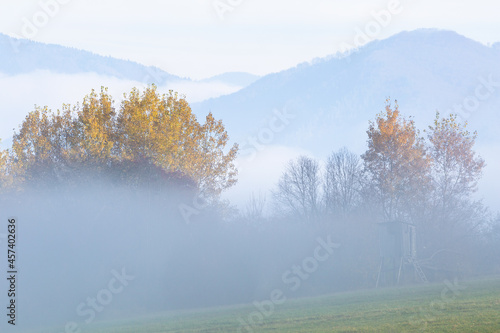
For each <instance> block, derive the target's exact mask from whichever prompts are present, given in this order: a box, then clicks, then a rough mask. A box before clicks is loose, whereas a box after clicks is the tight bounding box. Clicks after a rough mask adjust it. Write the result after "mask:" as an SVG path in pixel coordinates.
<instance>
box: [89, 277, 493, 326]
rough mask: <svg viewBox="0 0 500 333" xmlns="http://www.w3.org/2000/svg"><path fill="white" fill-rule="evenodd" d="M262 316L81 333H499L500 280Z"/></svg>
mask: <svg viewBox="0 0 500 333" xmlns="http://www.w3.org/2000/svg"><path fill="white" fill-rule="evenodd" d="M268 304H269V303H268ZM266 311H267V312H266ZM266 311H264V312H266V313H265V315H264V314H262V312H259V311H258V310H257V308H256V307H255V306H254V305H245V306H235V307H225V308H213V309H206V310H197V311H189V312H177V313H165V314H159V315H155V316H151V317H143V318H138V319H136V320H128V321H121V322H113V323H101V324H99V325H93V326H91V327H86V329H85V332H92V333H112V332H130V333H132V332H133V333H136V332H387V333H388V332H398V333H399V332H424V331H425V332H500V278H488V279H481V280H470V281H467V282H456V281H443V282H442V283H439V284H430V285H425V286H424V285H421V286H413V287H395V288H384V289H372V290H365V291H357V292H348V293H339V294H334V295H328V296H322V297H316V298H307V299H295V300H286V301H285V302H284V303H283V304H279V305H276V306H275V308H274V310H273V311H271V310H270V308H269V307H268V308H267V309H266ZM271 312H272V313H271ZM252 318H253V319H254V324H253V325H252V324H250V323H249V320H250V319H252ZM261 319H262V320H261ZM241 320H244V321H245V324H244V325H243V324H241Z"/></svg>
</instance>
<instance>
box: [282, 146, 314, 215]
mask: <svg viewBox="0 0 500 333" xmlns="http://www.w3.org/2000/svg"><path fill="white" fill-rule="evenodd" d="M319 171H320V170H319V163H318V162H317V161H315V160H314V159H312V158H309V157H307V156H300V157H299V158H297V160H295V161H294V160H292V161H290V162H289V163H288V166H287V168H286V170H285V172H284V173H283V175H282V176H281V178H280V180H279V182H278V188H277V189H276V191H275V192H274V198H275V200H276V203H277V205H278V208H279V209H281V210H282V211H284V212H285V213H286V214H290V215H291V216H293V217H294V218H297V219H299V220H302V221H304V222H308V223H313V222H315V221H316V220H317V218H318V214H319V213H320V193H319V190H320V186H321V179H320V172H319Z"/></svg>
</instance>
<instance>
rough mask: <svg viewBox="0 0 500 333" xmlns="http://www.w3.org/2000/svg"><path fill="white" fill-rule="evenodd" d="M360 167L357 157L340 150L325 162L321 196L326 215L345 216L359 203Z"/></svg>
mask: <svg viewBox="0 0 500 333" xmlns="http://www.w3.org/2000/svg"><path fill="white" fill-rule="evenodd" d="M361 186H362V165H361V161H360V158H359V157H358V155H356V154H354V153H352V152H350V151H349V150H348V149H347V148H342V149H340V150H339V151H337V152H334V153H332V154H331V155H330V156H329V157H328V160H327V162H326V173H325V181H324V183H323V196H324V203H325V209H326V211H327V213H329V214H334V215H340V216H345V215H346V214H347V213H349V212H350V211H351V210H352V209H353V208H354V207H355V206H356V205H357V204H359V201H360V192H361Z"/></svg>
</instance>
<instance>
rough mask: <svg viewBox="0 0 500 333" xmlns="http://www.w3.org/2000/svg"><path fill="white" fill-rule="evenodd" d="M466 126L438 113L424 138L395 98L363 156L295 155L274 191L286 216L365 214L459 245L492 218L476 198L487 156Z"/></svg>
mask: <svg viewBox="0 0 500 333" xmlns="http://www.w3.org/2000/svg"><path fill="white" fill-rule="evenodd" d="M466 126H467V124H460V123H459V122H458V121H457V118H456V116H455V115H449V116H448V117H444V118H441V117H440V115H439V113H437V114H436V119H435V121H434V124H433V125H431V126H429V127H428V129H427V130H426V131H425V134H426V138H424V137H422V136H421V135H420V132H419V131H418V130H417V128H416V126H415V123H414V121H413V120H412V119H405V118H404V117H403V116H402V115H401V114H400V111H399V108H398V105H397V102H396V103H395V105H394V106H393V105H391V103H390V101H387V105H386V108H385V112H382V113H380V114H378V115H377V117H376V119H375V121H373V122H370V125H369V128H368V130H367V134H368V141H367V142H368V147H367V150H366V152H365V153H364V154H362V155H361V156H358V155H356V154H354V153H352V152H350V151H349V150H347V149H346V148H343V149H341V150H339V151H338V152H334V153H333V154H332V155H331V156H330V157H329V158H328V160H327V161H326V163H325V167H324V171H322V170H321V168H320V166H319V165H320V164H319V162H318V161H316V160H314V159H312V158H309V157H306V156H301V157H299V158H298V159H296V160H293V161H290V162H289V164H288V165H287V167H286V170H285V171H284V173H283V174H282V176H281V178H280V180H279V182H278V185H277V188H276V190H275V192H274V199H275V203H276V206H277V207H278V209H279V211H280V212H282V213H284V214H285V216H288V218H291V219H298V220H300V221H307V222H310V223H316V224H318V225H332V224H335V223H340V221H345V220H348V219H349V218H350V219H351V220H352V219H355V218H359V216H360V215H364V216H365V218H368V219H370V220H371V222H372V223H374V222H384V221H394V220H400V221H406V222H410V223H413V224H415V225H417V226H418V227H419V230H420V236H421V237H420V238H421V239H420V241H421V245H422V246H421V247H422V248H424V249H427V250H428V252H432V251H435V250H437V249H438V248H443V247H448V248H460V247H461V246H463V244H464V243H463V242H464V237H467V235H470V234H471V231H473V230H474V229H476V230H477V228H478V226H479V225H480V224H481V223H483V222H485V216H486V215H485V209H484V207H483V206H482V205H481V203H480V202H479V201H474V199H473V194H474V192H475V191H476V190H477V182H478V180H479V179H480V177H481V174H482V170H483V168H484V166H485V162H484V160H483V159H482V158H481V157H479V156H478V155H477V154H476V153H475V152H474V149H473V148H474V142H475V139H476V135H477V134H476V133H470V132H468V131H467V129H466ZM353 223H354V222H353Z"/></svg>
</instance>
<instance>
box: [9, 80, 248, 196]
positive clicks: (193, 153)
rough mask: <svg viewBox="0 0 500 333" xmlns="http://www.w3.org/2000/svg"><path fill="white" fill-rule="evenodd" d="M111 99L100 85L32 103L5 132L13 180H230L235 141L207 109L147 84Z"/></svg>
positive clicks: (212, 190)
mask: <svg viewBox="0 0 500 333" xmlns="http://www.w3.org/2000/svg"><path fill="white" fill-rule="evenodd" d="M114 105H115V103H114V100H113V98H112V97H111V96H110V95H109V93H108V90H107V89H106V88H101V91H100V92H99V93H98V92H96V91H94V90H92V92H91V93H90V94H89V95H87V96H86V97H85V98H84V99H83V102H82V103H81V104H79V103H77V104H76V105H75V106H71V105H69V104H65V105H63V107H62V109H61V110H57V111H56V112H52V111H51V110H49V109H48V108H47V107H43V108H42V107H35V110H34V111H32V112H30V113H29V114H28V115H27V116H26V118H25V120H24V122H23V123H22V125H21V126H20V129H19V131H18V132H16V133H15V134H14V138H13V145H12V151H11V158H10V159H9V161H11V162H10V163H11V164H12V170H13V175H15V178H16V180H17V184H18V185H19V184H26V183H33V182H35V183H36V182H40V181H42V182H44V183H47V182H48V183H53V182H58V181H68V180H75V179H77V178H78V177H79V176H81V175H82V174H84V173H85V172H89V171H90V172H92V173H93V174H95V173H98V174H103V175H105V176H109V177H114V178H118V179H122V180H126V181H127V182H129V183H137V182H140V181H141V177H138V175H139V174H144V173H145V172H149V173H155V174H157V176H158V175H159V176H162V177H164V178H169V179H170V178H184V179H186V180H189V182H191V183H193V184H194V186H195V187H196V188H197V189H198V190H200V191H203V192H204V193H205V195H209V196H215V197H216V196H218V195H219V194H220V193H221V192H222V191H223V190H225V189H227V188H229V187H231V186H232V185H234V184H235V182H236V174H237V170H236V168H235V165H234V163H233V162H234V159H235V158H236V154H237V150H238V146H237V144H234V145H233V146H232V147H230V148H228V147H227V144H228V141H229V137H228V134H227V132H226V130H225V128H224V125H223V123H222V121H221V120H216V119H215V118H214V117H213V116H212V114H208V115H207V116H206V119H205V123H199V122H198V120H197V119H196V116H195V115H194V114H193V113H192V111H191V108H190V107H189V104H188V102H187V101H186V100H185V98H183V97H179V95H178V94H177V93H174V92H173V91H169V93H168V94H160V93H159V92H158V90H157V87H156V86H154V85H152V86H149V87H147V88H146V89H145V90H144V91H143V92H142V93H141V92H140V91H139V90H138V89H135V88H134V89H132V91H131V92H130V93H129V94H124V97H123V100H122V102H121V104H120V106H119V108H118V109H116V108H115V106H114ZM0 157H2V156H0Z"/></svg>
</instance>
